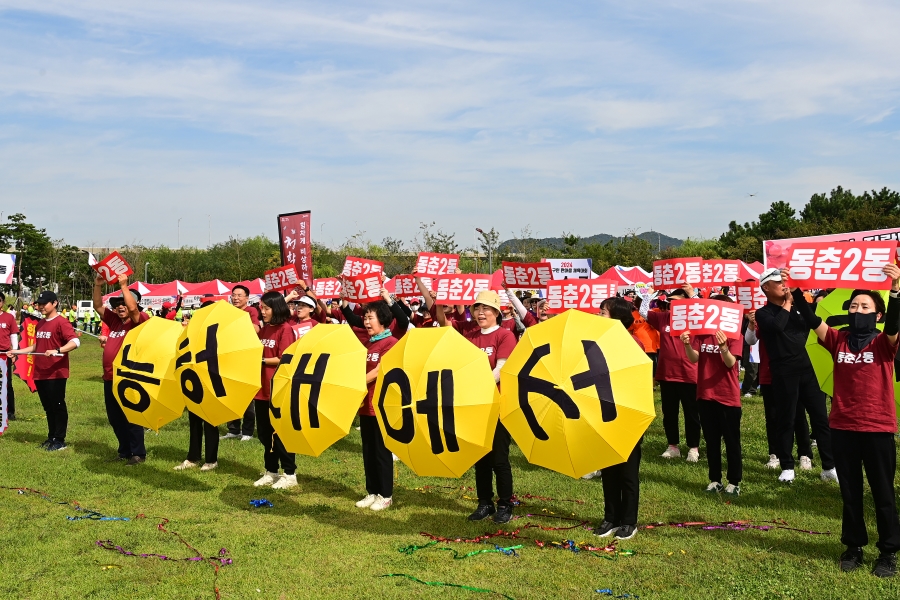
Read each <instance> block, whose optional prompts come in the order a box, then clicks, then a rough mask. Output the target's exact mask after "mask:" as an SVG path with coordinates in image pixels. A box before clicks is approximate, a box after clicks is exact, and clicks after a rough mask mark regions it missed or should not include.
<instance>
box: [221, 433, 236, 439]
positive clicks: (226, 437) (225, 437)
mask: <svg viewBox="0 0 900 600" xmlns="http://www.w3.org/2000/svg"><path fill="white" fill-rule="evenodd" d="M239 437H241V434H239V433H226V434H225V435H223V436H222V437H220V438H219V439H220V440H236V439H238V438H239Z"/></svg>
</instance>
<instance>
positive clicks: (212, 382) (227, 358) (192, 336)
mask: <svg viewBox="0 0 900 600" xmlns="http://www.w3.org/2000/svg"><path fill="white" fill-rule="evenodd" d="M262 353H263V347H262V344H261V343H260V341H259V338H258V337H257V335H256V331H255V330H254V328H253V325H252V324H251V322H250V315H248V314H247V313H246V312H244V311H242V310H240V309H238V308H235V307H233V306H232V305H230V304H228V303H227V302H216V303H215V304H211V305H209V306H207V307H206V308H201V309H200V310H196V311H194V313H193V314H192V315H191V320H190V322H189V323H188V326H187V327H185V328H184V329H183V331H182V332H181V335H180V337H179V338H178V346H177V350H176V356H175V360H174V361H173V363H172V366H171V367H170V369H169V371H168V372H167V373H166V376H165V379H167V380H168V381H167V382H163V389H164V391H165V390H167V389H169V386H172V388H174V390H175V391H174V393H177V394H180V395H181V396H182V397H183V398H184V403H185V405H186V406H187V409H188V410H189V411H191V412H192V413H194V414H195V415H197V416H199V417H200V418H202V419H203V420H204V421H206V422H207V423H209V424H210V425H216V426H218V425H221V424H222V423H227V422H228V421H233V420H234V419H239V418H241V417H242V416H243V414H244V411H245V410H247V407H248V406H249V405H250V402H251V401H252V400H253V396H255V395H256V392H258V391H259V388H260V374H261V370H260V366H261V364H262Z"/></svg>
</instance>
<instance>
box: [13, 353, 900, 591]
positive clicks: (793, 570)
mask: <svg viewBox="0 0 900 600" xmlns="http://www.w3.org/2000/svg"><path fill="white" fill-rule="evenodd" d="M17 399H18V406H19V409H18V412H19V417H20V420H19V421H16V422H13V423H11V427H10V428H9V429H8V430H7V432H6V434H5V435H3V436H2V437H0V486H6V487H29V488H34V489H36V490H39V491H41V492H44V493H45V494H47V495H48V496H50V497H51V498H52V499H54V500H56V501H77V502H78V503H79V504H80V505H82V506H83V507H86V508H89V509H93V510H96V511H99V512H101V513H104V514H106V515H110V516H125V517H134V516H135V515H138V514H144V515H146V518H139V519H132V520H129V521H124V522H123V521H95V520H81V521H69V520H67V519H66V517H67V516H77V515H78V514H79V513H78V512H76V511H75V509H74V508H73V507H72V506H65V505H57V504H52V503H50V502H47V501H45V500H44V499H41V498H40V497H39V496H37V495H33V494H26V495H22V494H18V493H17V492H16V491H12V490H8V489H0V597H2V598H18V599H25V598H34V599H51V598H213V597H214V592H213V576H214V570H213V568H212V567H211V566H210V565H209V564H207V563H203V562H174V561H162V560H158V559H152V558H150V559H142V558H133V557H127V556H122V555H120V554H118V553H115V552H112V551H108V550H104V549H102V548H99V547H97V545H96V542H97V541H98V540H113V542H114V543H115V544H117V545H119V546H122V547H123V548H125V549H127V550H129V551H133V552H135V553H159V554H164V555H168V556H170V557H175V558H180V557H186V556H190V555H191V552H190V551H189V550H188V549H187V548H185V547H184V546H182V545H181V544H180V543H179V542H178V541H177V539H175V538H174V537H173V536H170V535H166V534H165V533H163V532H161V531H158V530H157V527H156V526H157V523H159V522H160V519H159V518H160V517H165V518H167V519H170V522H169V524H168V525H167V526H166V527H167V528H168V529H169V530H170V531H176V532H178V533H180V534H181V535H182V536H183V537H184V539H185V540H187V541H188V542H189V543H190V544H192V545H193V546H194V547H195V548H197V549H198V550H199V551H200V552H202V553H203V554H204V556H211V555H214V554H216V553H218V551H219V549H220V548H227V549H228V550H229V551H230V553H231V557H232V558H233V564H231V565H228V566H224V567H222V569H221V571H220V573H219V576H218V586H219V588H220V591H221V595H222V598H276V599H280V598H291V599H292V598H317V599H327V598H426V599H427V598H474V599H477V598H492V597H496V598H499V597H500V596H497V595H490V594H486V593H478V592H475V591H470V590H466V589H456V588H448V587H429V586H424V585H421V584H419V583H415V582H413V581H409V580H404V579H401V578H379V577H378V576H379V575H382V574H387V573H406V574H409V575H412V576H414V577H417V578H419V579H422V580H425V581H441V582H448V583H456V584H461V585H467V586H474V587H478V588H485V589H489V590H494V591H497V592H501V593H503V594H506V595H507V596H508V597H510V598H515V599H516V600H520V599H527V598H551V597H552V598H591V597H597V598H600V597H603V596H600V595H599V594H597V593H595V591H594V590H596V589H602V588H610V589H612V590H613V591H614V592H615V594H617V595H621V594H626V593H627V594H633V595H634V594H636V595H639V596H640V597H641V598H715V599H724V598H753V599H757V600H760V599H765V598H817V599H818V598H854V599H860V598H898V597H900V582H895V581H890V580H888V581H882V580H878V579H877V578H875V577H873V576H872V575H870V574H869V572H868V570H869V568H870V567H871V563H872V561H873V560H874V558H875V554H876V550H875V549H874V546H871V545H870V546H869V548H868V551H867V555H866V562H867V568H866V569H865V570H861V571H859V572H857V573H854V574H850V575H844V574H842V573H840V571H839V569H838V567H837V557H838V555H839V554H840V552H841V551H842V550H843V547H842V546H841V544H840V539H839V538H840V514H841V500H840V494H839V492H838V489H837V486H836V485H834V484H825V483H823V482H821V481H820V480H819V477H818V474H819V468H818V465H817V466H816V469H815V470H814V471H812V472H799V475H798V481H797V482H796V483H795V484H794V485H793V486H790V487H787V486H783V485H778V484H777V481H776V476H777V472H776V471H770V470H767V469H765V468H764V467H763V462H764V459H766V458H767V456H766V454H765V453H766V448H765V436H764V430H763V412H762V406H761V402H760V401H759V400H758V399H756V398H754V399H752V400H750V401H748V402H746V403H745V408H744V422H743V448H744V473H745V475H744V483H743V485H742V490H743V495H742V496H740V497H739V498H736V499H733V500H731V501H730V502H728V501H727V500H726V498H724V497H720V496H715V495H713V496H710V495H707V494H705V493H704V492H703V488H704V487H705V486H706V484H707V478H706V462H705V459H704V455H705V452H704V450H703V448H702V447H701V461H700V463H699V464H696V465H688V464H687V463H685V462H684V461H683V460H676V461H673V462H666V461H665V460H664V459H662V458H659V457H658V455H659V454H660V453H661V452H662V451H663V450H664V449H665V438H664V437H663V433H662V424H661V421H660V418H657V419H656V421H655V422H654V423H653V425H652V427H651V428H650V430H649V432H648V434H647V436H646V439H645V442H644V446H643V448H644V459H643V463H642V466H641V477H642V485H641V504H640V513H639V519H640V523H642V524H646V523H652V522H659V521H662V522H687V521H709V522H722V521H730V520H739V519H752V520H755V521H760V522H761V521H767V520H772V519H784V520H785V521H787V523H789V524H790V525H791V526H792V527H796V528H798V529H804V530H815V531H820V532H827V531H830V532H831V535H809V534H804V533H800V532H796V531H790V530H783V529H781V530H770V531H758V530H747V531H725V530H712V531H708V530H701V529H684V528H674V527H663V528H657V529H650V530H644V529H642V530H641V531H640V532H639V533H638V535H637V536H636V537H635V538H634V539H632V540H629V541H628V542H626V543H623V544H621V545H620V548H621V549H630V550H634V551H635V554H634V555H633V556H622V557H619V558H618V559H616V560H607V559H604V558H601V557H598V556H594V555H591V554H589V553H586V552H581V553H577V554H576V553H574V552H571V551H568V550H561V549H555V548H544V549H541V548H539V547H538V546H537V545H536V544H535V543H534V541H532V540H531V539H527V540H499V542H498V543H500V544H501V545H503V546H509V545H513V544H520V543H521V544H524V547H523V548H522V549H521V550H519V557H518V558H515V557H508V556H504V555H501V554H496V553H493V554H479V555H477V556H473V557H471V558H466V559H462V560H454V558H453V556H452V555H451V553H449V552H439V551H436V550H434V549H426V550H421V551H418V552H415V553H413V554H410V555H407V554H403V553H400V552H398V549H399V548H400V547H403V546H408V545H411V544H424V543H425V542H426V541H427V539H426V538H423V537H422V536H420V535H419V533H420V532H422V531H427V532H431V533H434V534H436V535H440V536H446V537H454V538H455V537H473V536H477V535H479V534H483V533H485V532H492V531H496V530H497V529H498V527H497V526H495V525H494V524H493V523H492V522H490V521H485V522H482V523H480V524H479V523H475V524H471V523H468V522H467V521H466V519H465V517H466V515H468V513H469V512H470V511H471V510H472V509H473V508H474V506H475V504H474V502H473V501H472V500H469V499H467V498H465V497H464V496H465V495H472V492H466V491H462V490H457V491H453V490H441V492H444V493H440V492H430V491H429V492H427V493H423V492H420V491H415V489H414V488H417V487H421V486H423V485H434V486H460V485H474V476H473V475H472V474H471V473H470V474H468V475H467V476H466V477H463V478H462V479H461V480H459V481H456V480H437V479H423V478H418V477H416V476H415V475H413V474H412V472H410V471H409V470H408V469H407V468H406V467H405V466H404V465H402V464H400V463H397V464H398V467H397V486H398V487H397V489H396V491H395V494H394V501H395V504H394V506H393V507H392V508H391V509H389V510H388V511H386V512H384V513H380V514H376V513H373V512H371V511H368V510H364V509H357V508H356V507H355V506H354V505H353V503H354V502H355V501H356V500H358V499H359V498H360V497H362V496H363V495H364V488H363V472H362V463H361V458H360V438H359V433H358V432H357V431H356V430H355V429H354V430H351V432H350V435H348V436H347V437H346V438H345V439H343V440H341V441H340V442H339V443H337V444H335V445H334V446H333V447H332V448H330V449H329V450H327V451H326V452H325V453H324V454H323V455H322V456H321V457H319V458H317V459H313V458H308V457H298V471H297V474H298V480H299V481H300V482H301V485H300V487H299V489H298V488H294V489H293V490H287V491H278V490H271V489H265V490H264V491H260V490H259V489H256V488H254V487H253V486H252V482H253V480H255V479H256V478H257V477H258V475H259V473H260V472H261V471H262V447H261V445H260V444H259V442H257V441H256V440H254V441H251V442H243V443H242V442H235V441H234V440H223V441H222V444H221V447H220V452H219V468H218V469H217V470H215V471H212V472H209V473H200V472H198V471H197V470H193V471H187V472H174V471H173V470H172V467H173V466H174V465H175V464H177V463H178V462H180V461H181V460H183V459H184V456H185V453H186V450H187V440H188V433H187V419H181V420H179V421H176V422H174V423H172V424H170V425H168V426H166V427H165V428H164V429H163V430H161V432H160V434H159V436H158V437H157V436H156V435H154V434H152V433H150V434H148V435H147V448H148V460H147V462H146V463H145V464H143V465H139V466H137V467H135V468H128V467H125V466H123V465H122V464H121V463H107V462H105V460H106V459H107V458H110V457H111V456H113V455H114V454H115V445H114V444H115V438H114V437H113V434H112V430H111V429H110V427H109V425H108V423H107V420H106V414H105V410H104V407H103V393H102V382H101V368H100V351H99V346H98V345H97V343H96V341H95V340H88V341H86V343H85V344H84V345H83V346H82V348H81V349H80V350H78V351H76V352H75V353H74V354H73V355H72V378H71V379H70V380H69V390H68V404H69V412H70V422H69V436H68V439H67V442H68V444H69V449H68V450H65V451H62V452H56V453H48V452H44V451H41V450H39V449H38V444H40V443H41V442H42V441H43V440H44V438H45V437H46V421H45V420H44V418H43V411H42V410H41V406H40V403H39V401H38V398H37V395H31V394H29V393H28V392H27V389H26V388H24V387H23V386H21V385H19V382H18V381H17ZM657 413H659V409H658V408H657ZM512 461H513V472H514V477H515V489H516V491H517V493H518V494H519V495H523V494H526V493H530V494H535V495H540V496H547V497H552V498H555V499H557V500H554V501H540V500H527V501H526V503H527V506H523V507H521V508H519V509H518V510H517V512H518V513H519V514H525V513H541V511H542V509H547V510H548V511H552V512H553V513H555V514H556V515H565V516H571V515H572V514H573V513H574V515H575V516H577V517H579V518H583V519H585V520H590V521H596V520H597V519H598V518H599V517H601V516H602V513H603V500H602V497H603V496H602V490H601V484H600V482H599V480H593V481H581V480H578V481H576V480H572V479H569V478H566V477H564V476H562V475H558V474H556V473H553V472H550V471H547V470H544V469H542V468H539V467H534V466H531V465H529V464H528V463H527V462H525V460H524V459H523V457H522V455H521V453H520V452H519V451H518V449H514V451H513V456H512ZM258 498H267V499H269V500H271V501H272V502H273V503H274V508H270V509H257V508H252V507H251V506H250V505H249V501H250V500H251V499H258ZM563 499H578V500H583V501H584V504H583V505H578V504H575V503H572V502H564V501H561V500H563ZM868 509H869V511H870V512H869V516H870V517H872V518H871V519H870V525H869V531H870V535H871V536H872V537H873V541H874V517H873V515H872V513H871V503H869V505H868ZM525 523H538V524H541V525H544V526H559V525H569V523H566V522H562V523H561V522H560V521H557V520H553V519H551V518H544V517H528V518H521V519H517V520H515V521H513V522H512V523H510V524H509V526H507V527H505V529H507V530H511V529H515V528H517V527H520V526H521V525H523V524H525ZM521 535H522V536H523V537H524V536H528V537H532V538H536V539H539V540H543V541H561V540H565V539H572V540H575V541H576V542H589V543H594V544H597V545H603V544H600V543H599V540H598V539H597V538H595V537H594V536H592V535H591V534H590V532H588V531H587V530H582V529H575V530H570V531H542V530H540V529H534V528H532V529H527V530H522V533H521ZM445 546H447V544H440V545H438V547H445ZM450 546H452V547H453V548H455V549H456V550H458V551H460V553H466V552H470V551H473V550H479V549H485V548H489V547H490V546H487V545H483V544H463V543H455V544H450ZM111 565H112V566H111Z"/></svg>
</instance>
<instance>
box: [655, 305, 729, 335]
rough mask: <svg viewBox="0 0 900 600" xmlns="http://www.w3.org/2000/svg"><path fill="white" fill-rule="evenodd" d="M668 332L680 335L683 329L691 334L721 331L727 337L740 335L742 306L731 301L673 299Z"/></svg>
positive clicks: (712, 333) (713, 333) (707, 333)
mask: <svg viewBox="0 0 900 600" xmlns="http://www.w3.org/2000/svg"><path fill="white" fill-rule="evenodd" d="M669 310H671V311H672V315H671V323H670V326H669V334H670V335H673V336H680V335H681V334H682V333H684V332H685V331H689V332H690V333H691V335H715V333H716V331H721V332H722V333H724V334H725V336H726V337H729V338H735V339H737V338H740V337H741V321H742V320H743V318H744V307H743V306H741V305H740V304H735V303H733V302H722V301H720V300H704V299H702V298H690V299H685V300H673V301H672V304H671V306H670V308H669Z"/></svg>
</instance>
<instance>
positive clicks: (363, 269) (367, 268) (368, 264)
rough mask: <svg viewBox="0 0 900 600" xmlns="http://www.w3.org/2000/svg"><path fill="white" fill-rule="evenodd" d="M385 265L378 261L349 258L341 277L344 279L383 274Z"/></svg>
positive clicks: (345, 262) (345, 261)
mask: <svg viewBox="0 0 900 600" xmlns="http://www.w3.org/2000/svg"><path fill="white" fill-rule="evenodd" d="M383 272H384V263H383V262H378V261H377V260H369V259H368V258H356V257H355V256H348V257H347V258H346V260H344V270H343V271H341V275H343V276H344V277H356V276H357V275H368V274H370V273H383Z"/></svg>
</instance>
